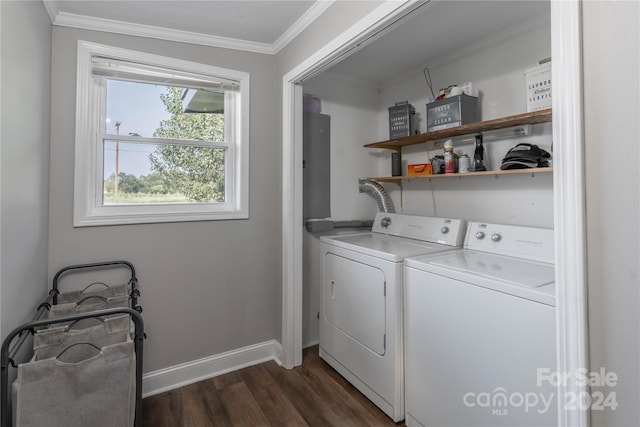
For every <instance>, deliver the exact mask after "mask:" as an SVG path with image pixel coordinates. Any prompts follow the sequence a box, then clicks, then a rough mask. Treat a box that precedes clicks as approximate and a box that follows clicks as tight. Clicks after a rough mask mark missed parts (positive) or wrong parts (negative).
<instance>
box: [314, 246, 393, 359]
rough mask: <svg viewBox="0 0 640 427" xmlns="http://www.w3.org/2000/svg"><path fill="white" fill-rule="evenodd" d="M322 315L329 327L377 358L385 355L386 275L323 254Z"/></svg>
mask: <svg viewBox="0 0 640 427" xmlns="http://www.w3.org/2000/svg"><path fill="white" fill-rule="evenodd" d="M325 268H326V270H325V276H324V292H323V293H324V297H323V300H324V301H323V303H324V315H325V317H326V320H327V322H328V323H329V324H331V325H332V326H333V327H335V328H337V329H338V330H340V331H341V332H342V333H344V334H346V335H348V336H349V337H350V338H351V339H353V340H355V341H357V342H358V343H360V344H362V345H363V346H365V347H367V348H369V349H370V350H371V351H374V352H375V353H377V354H379V355H381V356H382V355H384V354H385V323H386V311H385V299H386V296H385V276H384V273H383V272H382V270H380V269H379V268H376V267H374V266H371V265H367V264H363V263H360V262H358V261H354V260H351V259H348V258H344V257H341V256H338V255H334V254H331V253H327V254H326V260H325Z"/></svg>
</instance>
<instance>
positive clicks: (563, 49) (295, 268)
mask: <svg viewBox="0 0 640 427" xmlns="http://www.w3.org/2000/svg"><path fill="white" fill-rule="evenodd" d="M424 4H426V2H422V1H421V2H415V1H409V0H406V1H403V2H399V1H397V0H386V1H385V2H384V3H382V4H381V5H380V6H379V7H378V8H376V9H375V10H373V11H372V12H371V13H369V14H368V15H366V16H365V17H363V18H362V19H361V20H359V21H358V22H356V23H355V24H354V25H353V26H351V27H350V28H349V29H348V30H346V31H345V32H343V33H342V34H340V35H339V36H337V37H336V38H335V39H333V40H332V41H331V42H330V43H328V44H327V45H325V46H324V47H323V48H321V49H320V50H318V51H317V52H315V53H314V54H313V55H311V56H310V57H308V58H307V59H305V60H304V61H302V62H301V63H300V64H299V65H298V66H296V67H294V68H293V69H292V70H290V71H289V72H288V73H286V74H285V75H284V76H283V81H282V84H283V88H282V90H283V123H282V126H283V129H282V130H283V134H282V144H283V148H282V164H283V176H282V195H283V197H282V257H283V260H282V280H283V285H282V358H281V361H282V363H283V366H284V367H285V368H288V369H291V368H293V367H295V366H298V365H300V364H301V363H302V268H303V265H302V249H303V246H302V232H303V220H302V86H301V85H300V84H301V83H302V82H303V81H304V80H306V79H308V78H310V77H313V76H314V75H316V74H318V73H320V72H322V71H323V70H324V69H326V68H328V67H329V66H330V65H332V64H333V63H336V62H338V61H340V60H341V59H343V58H345V57H346V56H348V55H349V54H351V53H353V52H355V51H356V50H357V49H359V48H361V47H363V46H364V45H366V44H367V43H368V42H370V41H372V40H373V39H375V38H377V37H379V36H381V35H383V34H384V33H386V32H388V31H389V30H391V29H392V28H395V27H396V26H397V25H400V24H401V23H402V22H403V20H404V19H405V18H406V17H408V15H409V14H411V13H412V12H414V11H415V10H416V9H418V8H420V7H422V6H423V5H424ZM581 5H582V0H571V1H562V2H557V1H551V45H552V46H551V52H552V58H553V64H554V66H553V67H552V80H553V82H554V83H553V85H554V94H553V140H554V141H555V144H554V172H553V175H554V177H553V178H554V179H553V181H554V189H553V191H554V221H555V236H556V242H555V262H556V283H558V284H561V286H557V288H556V307H557V311H556V313H557V314H556V319H557V325H556V329H557V334H556V335H557V356H558V358H557V360H558V367H557V368H558V373H559V374H574V375H575V374H576V373H578V372H582V371H581V370H586V371H588V369H589V360H588V330H587V300H586V294H587V293H586V284H587V278H586V232H585V228H586V227H585V223H586V215H585V198H584V194H585V175H584V165H583V163H584V142H583V129H584V128H583V103H582V7H581ZM586 371H585V372H586ZM557 391H558V396H557V399H558V408H559V410H558V425H559V426H580V427H588V426H589V409H588V408H584V407H583V408H575V409H573V410H567V409H566V408H565V404H566V398H567V397H568V396H571V395H575V396H581V395H582V394H581V393H584V392H588V389H587V387H586V385H581V384H580V383H579V382H577V381H568V382H566V383H561V384H560V385H559V386H558V390H557ZM578 406H579V405H578Z"/></svg>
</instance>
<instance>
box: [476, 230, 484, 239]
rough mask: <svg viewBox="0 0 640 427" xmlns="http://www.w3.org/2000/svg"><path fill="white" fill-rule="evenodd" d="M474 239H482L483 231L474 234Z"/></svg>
mask: <svg viewBox="0 0 640 427" xmlns="http://www.w3.org/2000/svg"><path fill="white" fill-rule="evenodd" d="M476 239H478V240H482V239H484V232H483V231H478V232H477V233H476Z"/></svg>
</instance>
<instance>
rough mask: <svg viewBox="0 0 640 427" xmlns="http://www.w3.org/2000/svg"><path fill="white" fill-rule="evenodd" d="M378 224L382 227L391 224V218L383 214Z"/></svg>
mask: <svg viewBox="0 0 640 427" xmlns="http://www.w3.org/2000/svg"><path fill="white" fill-rule="evenodd" d="M380 225H381V226H382V228H387V227H389V226H390V225H391V218H389V217H388V216H385V217H384V218H382V219H381V220H380Z"/></svg>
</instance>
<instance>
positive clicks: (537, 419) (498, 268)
mask: <svg viewBox="0 0 640 427" xmlns="http://www.w3.org/2000/svg"><path fill="white" fill-rule="evenodd" d="M553 254H554V240H553V230H551V229H542V228H532V227H520V226H511V225H496V224H484V223H475V222H471V223H469V226H468V230H467V233H466V238H465V244H464V249H457V250H454V251H450V252H448V253H446V254H440V255H429V256H418V257H411V258H407V259H405V268H404V280H405V295H404V300H405V377H406V384H405V386H406V387H405V389H406V418H405V423H406V425H407V426H409V427H413V426H439V427H445V426H450V427H454V426H455V427H462V426H474V427H480V426H485V427H489V426H491V427H497V426H516V425H517V426H554V425H556V423H557V420H556V416H557V405H556V399H557V395H556V390H555V388H554V387H553V385H554V384H552V381H550V380H549V378H550V376H551V375H553V374H555V373H556V341H555V339H556V338H555V336H556V333H555V283H554V282H555V272H554V265H553V261H554V258H553V257H554V255H553Z"/></svg>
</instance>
